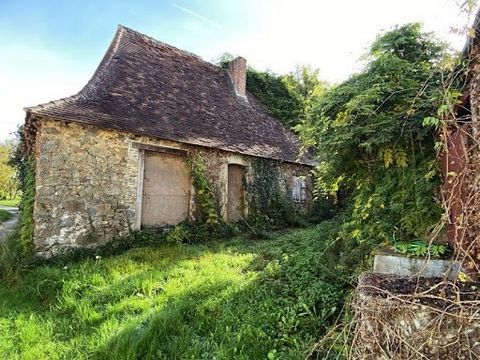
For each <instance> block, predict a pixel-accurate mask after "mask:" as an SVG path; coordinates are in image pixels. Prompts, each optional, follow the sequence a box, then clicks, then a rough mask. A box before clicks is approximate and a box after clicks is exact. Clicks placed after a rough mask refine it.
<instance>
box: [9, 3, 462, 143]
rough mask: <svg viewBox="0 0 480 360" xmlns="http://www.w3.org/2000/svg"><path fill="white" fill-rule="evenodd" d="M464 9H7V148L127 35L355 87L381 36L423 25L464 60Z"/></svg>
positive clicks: (370, 6)
mask: <svg viewBox="0 0 480 360" xmlns="http://www.w3.org/2000/svg"><path fill="white" fill-rule="evenodd" d="M461 1H462V0H361V1H359V0H343V1H339V0H337V1H332V0H330V1H325V0H173V1H168V0H136V1H133V0H132V1H127V0H70V1H69V0H0V107H1V112H0V141H1V140H5V139H8V138H12V137H13V132H14V131H15V130H16V128H17V126H18V125H19V124H22V123H23V121H24V117H25V113H24V111H23V108H24V107H26V106H32V105H37V104H41V103H45V102H48V101H51V100H56V99H58V98H62V97H66V96H70V95H73V94H76V93H77V92H78V91H80V89H81V88H82V87H83V86H84V85H85V84H86V83H87V81H88V80H89V79H90V77H91V76H92V74H93V73H94V71H95V69H96V67H97V66H98V64H99V63H100V61H101V59H102V57H103V55H104V53H105V51H106V49H107V47H108V45H109V44H110V41H111V40H112V38H113V36H114V33H115V31H116V28H117V25H118V24H122V25H125V26H128V27H130V28H133V29H135V30H137V31H140V32H143V33H144V34H147V35H149V36H151V37H154V38H156V39H158V40H160V41H163V42H166V43H169V44H171V45H174V46H176V47H178V48H181V49H184V50H187V51H190V52H193V53H195V54H197V55H200V56H201V57H202V58H203V59H205V60H207V61H214V60H215V59H217V58H218V57H219V56H220V55H221V54H222V53H225V52H229V53H231V54H234V55H241V56H243V57H245V58H246V59H247V61H248V63H249V65H251V66H253V67H255V68H256V69H259V70H267V69H268V70H271V71H273V72H275V73H278V74H284V73H288V72H290V71H293V70H294V68H295V66H296V65H311V66H312V67H313V68H318V69H319V70H320V77H321V78H322V80H326V81H328V82H330V83H338V82H341V81H343V80H345V79H347V78H348V77H349V76H350V75H351V74H352V73H354V72H356V71H359V70H360V69H361V66H362V61H361V57H362V55H363V54H364V53H365V52H366V50H367V49H368V46H369V45H370V44H371V43H372V41H373V40H374V39H375V37H376V35H377V34H378V33H379V32H381V31H386V30H389V29H391V28H392V27H393V26H395V25H401V24H405V23H408V22H414V21H415V22H421V23H422V24H423V25H424V28H425V29H426V30H428V31H433V32H435V33H436V34H437V36H438V37H439V38H440V39H442V40H445V41H448V43H449V44H451V46H452V48H454V49H457V50H460V49H461V48H462V47H463V44H464V43H465V35H458V34H454V33H452V32H451V29H452V28H458V27H462V26H465V25H466V24H467V23H468V21H469V20H468V17H467V16H466V14H464V13H461V11H460V10H459V3H461Z"/></svg>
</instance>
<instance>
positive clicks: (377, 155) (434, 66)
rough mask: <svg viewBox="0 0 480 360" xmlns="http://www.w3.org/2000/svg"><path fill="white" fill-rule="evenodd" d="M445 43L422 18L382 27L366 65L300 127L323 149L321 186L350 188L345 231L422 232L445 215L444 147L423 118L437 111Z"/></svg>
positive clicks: (381, 235) (370, 237)
mask: <svg viewBox="0 0 480 360" xmlns="http://www.w3.org/2000/svg"><path fill="white" fill-rule="evenodd" d="M444 49H445V47H444V46H443V44H442V43H440V42H438V41H436V40H435V39H434V38H433V36H432V34H429V33H424V32H422V30H421V27H420V25H419V24H408V25H404V26H401V27H396V28H395V29H393V30H392V31H390V32H387V33H385V34H382V35H380V36H379V37H378V38H377V39H376V41H375V42H374V43H373V45H372V46H371V48H370V51H369V52H368V54H367V56H366V60H367V64H366V67H365V69H364V70H363V71H362V72H360V73H358V74H356V75H353V76H352V77H351V78H350V79H348V80H347V81H345V82H344V83H342V84H340V85H338V86H336V87H334V88H331V89H330V90H329V91H327V92H326V94H325V95H324V96H323V97H320V98H319V99H318V101H316V102H315V103H314V104H312V105H311V106H310V108H309V109H308V110H307V114H306V117H305V119H304V120H303V122H302V123H301V124H300V125H298V126H297V127H296V129H297V130H298V131H299V132H300V133H301V136H302V137H303V139H304V141H305V143H306V145H307V146H314V147H315V148H316V149H317V152H318V155H319V160H320V163H321V165H320V166H319V167H318V169H317V173H318V181H317V189H318V190H319V191H321V192H323V193H336V192H337V191H338V190H339V188H343V189H347V190H348V192H349V194H350V196H349V200H350V208H349V211H351V216H349V220H348V221H346V222H345V224H344V226H343V230H342V231H344V232H345V234H347V235H348V236H349V237H351V238H354V239H356V240H357V241H360V242H365V241H374V242H376V243H378V242H384V241H389V240H392V238H393V239H394V240H395V239H398V238H404V239H412V238H418V237H424V236H426V234H427V233H428V231H429V230H431V228H432V226H433V225H434V224H435V223H437V221H438V219H439V215H440V212H441V211H440V207H439V206H438V204H437V202H436V201H435V196H434V195H435V191H436V189H437V187H438V177H437V169H436V163H437V161H436V157H437V153H438V149H436V143H435V131H434V128H432V127H431V126H424V119H425V118H429V117H430V118H431V117H432V116H436V106H437V103H436V101H437V99H438V98H439V96H440V91H441V71H442V69H441V68H440V63H441V62H440V60H441V59H442V57H443V56H444V53H445V50H444ZM429 124H430V125H433V126H434V125H435V121H433V122H431V123H429Z"/></svg>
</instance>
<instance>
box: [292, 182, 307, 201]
mask: <svg viewBox="0 0 480 360" xmlns="http://www.w3.org/2000/svg"><path fill="white" fill-rule="evenodd" d="M292 199H293V201H295V202H304V201H307V180H306V179H305V176H294V177H293V184H292Z"/></svg>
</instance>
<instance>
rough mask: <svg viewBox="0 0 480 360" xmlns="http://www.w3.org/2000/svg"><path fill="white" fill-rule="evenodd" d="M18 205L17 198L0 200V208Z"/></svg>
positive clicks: (18, 198)
mask: <svg viewBox="0 0 480 360" xmlns="http://www.w3.org/2000/svg"><path fill="white" fill-rule="evenodd" d="M19 203H20V197H19V196H18V197H16V198H14V199H5V200H0V206H18V204H19Z"/></svg>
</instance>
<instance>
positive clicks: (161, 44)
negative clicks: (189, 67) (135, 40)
mask: <svg viewBox="0 0 480 360" xmlns="http://www.w3.org/2000/svg"><path fill="white" fill-rule="evenodd" d="M118 28H119V29H123V30H125V31H126V32H128V33H131V34H133V35H136V36H139V37H142V38H144V39H147V40H149V41H151V42H153V43H155V44H157V45H160V46H163V47H166V48H169V49H171V50H174V51H177V52H179V53H181V54H184V55H187V56H190V57H192V58H195V59H196V60H199V61H201V62H202V63H205V64H206V65H208V66H211V67H214V68H215V69H217V70H224V71H226V69H223V68H222V67H220V66H218V65H215V64H213V63H211V62H210V61H207V60H205V59H203V58H202V57H201V56H200V55H197V54H195V53H192V52H190V51H187V50H184V49H180V48H178V47H176V46H173V45H170V44H167V43H166V42H163V41H161V40H158V39H155V38H154V37H152V36H149V35H146V34H144V33H142V32H140V31H138V30H135V29H132V28H129V27H128V26H125V25H122V24H118Z"/></svg>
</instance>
